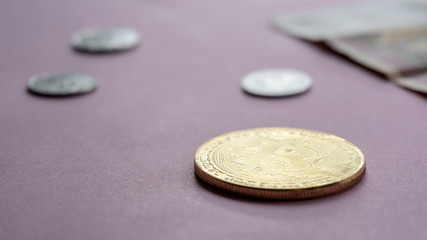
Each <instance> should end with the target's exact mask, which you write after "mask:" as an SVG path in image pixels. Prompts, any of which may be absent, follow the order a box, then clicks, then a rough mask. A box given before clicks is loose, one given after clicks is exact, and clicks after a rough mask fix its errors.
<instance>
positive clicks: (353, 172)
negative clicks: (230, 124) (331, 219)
mask: <svg viewBox="0 0 427 240" xmlns="http://www.w3.org/2000/svg"><path fill="white" fill-rule="evenodd" d="M195 170H196V174H197V176H198V177H199V178H201V179H202V180H203V181H205V182H207V183H208V184H211V185H213V186H215V187H218V188H221V189H224V190H228V191H231V192H235V193H237V194H241V195H246V196H252V197H258V198H266V199H305V198H315V197H322V196H326V195H330V194H334V193H338V192H341V191H344V190H346V189H348V188H350V187H352V186H354V185H355V184H357V183H358V182H359V181H360V180H361V179H362V177H363V175H364V173H365V159H364V156H363V154H362V152H361V151H360V149H358V148H357V147H356V146H354V145H353V144H352V143H350V142H348V141H346V140H344V139H342V138H339V137H337V136H334V135H331V134H327V133H322V132H317V131H311V130H304V129H292V128H257V129H249V130H242V131H237V132H231V133H228V134H225V135H221V136H219V137H216V138H214V139H212V140H210V141H208V142H206V143H205V144H203V145H202V146H200V147H199V148H198V150H197V152H196V155H195Z"/></svg>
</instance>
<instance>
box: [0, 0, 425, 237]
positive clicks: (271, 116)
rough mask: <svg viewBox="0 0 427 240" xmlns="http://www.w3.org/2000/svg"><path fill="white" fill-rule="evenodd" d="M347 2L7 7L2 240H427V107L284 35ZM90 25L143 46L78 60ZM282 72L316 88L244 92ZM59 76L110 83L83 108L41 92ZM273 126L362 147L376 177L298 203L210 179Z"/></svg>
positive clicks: (1, 67)
mask: <svg viewBox="0 0 427 240" xmlns="http://www.w3.org/2000/svg"><path fill="white" fill-rule="evenodd" d="M343 2H344V1H338V0H334V1H330V0H321V1H318V0H303V1H301V0H290V1H280V0H262V1H257V0H233V1H229V0H216V1H207V0H206V1H200V0H176V1H175V0H151V1H136V0H135V1H132V0H109V1H107V0H85V1H65V0H39V1H24V0H2V1H1V2H0V33H1V40H0V239H2V240H9V239H43V240H48V239H62V240H66V239H73V240H74V239H104V240H109V239H111V240H113V239H125V240H127V239H285V238H286V239H426V234H427V232H426V228H425V226H426V221H427V207H426V206H427V205H426V204H425V200H426V199H427V192H426V191H425V190H426V188H427V178H426V177H425V173H426V171H427V164H426V159H427V151H426V143H427V138H426V137H427V121H426V119H427V111H426V110H427V98H425V97H423V96H421V95H418V94H415V93H412V92H410V91H407V90H404V89H402V88H399V87H397V86H395V85H393V84H392V83H390V82H388V81H385V80H383V79H381V78H380V77H378V76H376V75H374V74H372V73H370V72H367V71H365V70H363V69H362V68H360V67H358V66H357V65H355V64H353V63H351V62H347V61H345V60H343V59H342V58H339V57H337V56H335V55H333V54H330V53H328V52H326V51H323V50H321V49H319V48H317V47H314V46H313V45H310V44H308V43H306V42H303V41H300V40H297V39H294V38H291V37H289V36H286V35H283V34H280V33H278V32H276V31H275V30H274V29H273V28H272V27H271V26H270V25H269V23H268V18H269V16H270V15H271V14H272V13H276V12H283V11H294V10H301V9H307V8H314V7H321V6H333V5H335V4H338V3H343ZM346 2H348V1H346ZM89 25H103V26H129V27H134V28H135V29H137V30H138V31H140V33H141V37H142V44H141V45H140V47H139V48H137V49H135V50H132V51H128V52H124V53H119V54H103V55H89V54H84V53H77V52H74V51H73V50H71V48H70V47H69V45H68V43H69V38H70V36H71V34H72V33H73V32H74V31H76V30H78V29H80V28H83V27H86V26H89ZM278 67H279V68H294V69H298V70H302V71H305V72H307V73H308V74H310V75H311V76H312V77H313V81H314V85H313V88H312V89H311V90H310V91H309V92H307V93H305V94H303V95H299V96H295V97H290V98H278V99H267V98H259V97H254V96H249V95H247V94H245V93H243V92H242V91H241V90H240V88H239V84H240V80H241V77H243V76H244V75H245V74H246V73H248V72H250V71H253V70H258V69H263V68H278ZM49 71H80V72H87V73H89V74H92V75H94V76H95V77H96V78H97V79H98V80H99V83H100V87H99V89H98V90H96V91H95V92H93V93H91V94H88V95H84V96H78V97H69V98H46V97H41V96H36V95H32V94H30V93H28V92H27V91H26V89H25V86H26V82H27V79H28V78H29V77H30V76H31V75H33V74H39V73H43V72H49ZM269 126H279V127H297V128H307V129H312V130H317V131H323V132H327V133H331V134H334V135H337V136H340V137H342V138H345V139H347V140H349V141H351V142H352V143H354V144H355V145H357V146H358V147H359V148H360V149H361V150H362V151H363V153H364V154H365V158H366V163H367V174H366V176H365V178H364V179H363V180H362V181H361V182H360V183H359V184H358V185H357V186H355V187H354V188H352V189H350V190H348V191H346V192H344V193H341V194H337V195H334V196H331V197H325V198H320V199H314V200H306V201H294V202H271V201H259V200H250V199H245V198H238V197H234V196H232V195H229V194H226V193H222V192H218V191H216V190H214V189H212V188H210V187H208V186H206V185H205V184H203V183H202V182H200V181H198V180H197V179H196V177H195V174H194V166H193V160H194V154H195V151H196V149H197V147H198V146H199V145H201V144H202V143H204V142H205V141H207V140H209V139H211V138H213V137H215V136H218V135H220V134H223V133H226V132H230V131H234V130H240V129H247V128H254V127H269Z"/></svg>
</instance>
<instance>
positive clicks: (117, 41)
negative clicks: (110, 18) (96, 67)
mask: <svg viewBox="0 0 427 240" xmlns="http://www.w3.org/2000/svg"><path fill="white" fill-rule="evenodd" d="M139 42H140V36H139V33H138V32H137V31H136V30H134V29H132V28H127V27H113V28H106V27H96V26H94V27H88V28H84V29H82V30H79V31H78V32H76V33H74V34H73V36H72V37H71V46H72V47H73V48H74V49H75V50H78V51H83V52H89V53H102V52H117V51H124V50H129V49H131V48H134V47H136V46H138V44H139Z"/></svg>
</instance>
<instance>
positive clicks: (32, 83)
mask: <svg viewBox="0 0 427 240" xmlns="http://www.w3.org/2000/svg"><path fill="white" fill-rule="evenodd" d="M96 86H97V81H96V80H95V78H93V77H92V76H90V75H88V74H84V73H52V74H45V75H38V76H33V77H31V78H30V80H29V81H28V85H27V87H28V90H30V91H31V92H34V93H37V94H42V95H50V96H67V95H76V94H83V93H88V92H91V91H93V90H94V89H95V88H96Z"/></svg>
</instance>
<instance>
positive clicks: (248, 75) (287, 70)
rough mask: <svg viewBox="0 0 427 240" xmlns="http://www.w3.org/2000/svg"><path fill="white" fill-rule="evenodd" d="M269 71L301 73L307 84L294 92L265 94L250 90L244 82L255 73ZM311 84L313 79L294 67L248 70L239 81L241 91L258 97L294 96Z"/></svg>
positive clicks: (307, 88)
mask: <svg viewBox="0 0 427 240" xmlns="http://www.w3.org/2000/svg"><path fill="white" fill-rule="evenodd" d="M271 71H277V72H294V73H297V74H300V75H302V76H303V77H305V78H306V79H307V80H308V83H309V84H308V85H307V86H306V87H305V88H302V90H299V91H294V92H291V93H289V92H286V93H283V92H282V93H276V94H265V93H263V92H262V91H261V92H260V91H257V90H255V91H252V90H250V89H249V88H247V84H245V83H246V82H248V81H249V80H248V79H250V78H251V76H252V75H255V74H262V73H263V72H271ZM312 86H313V79H312V78H311V76H310V75H309V74H307V73H305V72H302V71H299V70H296V69H292V68H267V69H262V70H256V71H252V72H249V73H248V74H246V75H245V76H243V78H242V80H241V81H240V87H241V88H242V90H243V91H245V92H246V93H249V94H251V95H255V96H260V97H273V98H274V97H287V96H294V95H299V94H303V93H305V92H307V91H308V90H310V89H311V88H312Z"/></svg>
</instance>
